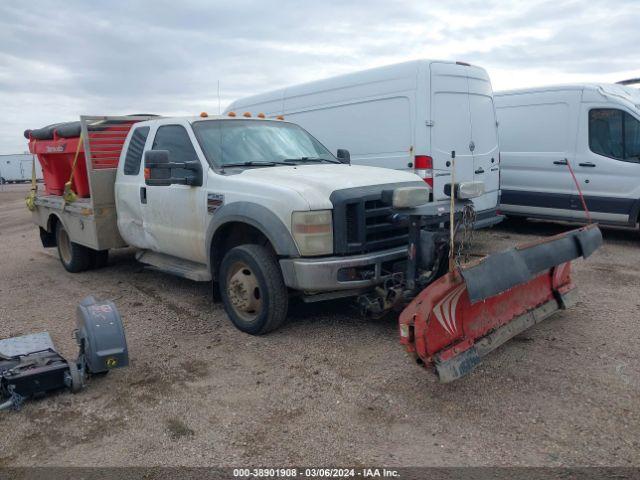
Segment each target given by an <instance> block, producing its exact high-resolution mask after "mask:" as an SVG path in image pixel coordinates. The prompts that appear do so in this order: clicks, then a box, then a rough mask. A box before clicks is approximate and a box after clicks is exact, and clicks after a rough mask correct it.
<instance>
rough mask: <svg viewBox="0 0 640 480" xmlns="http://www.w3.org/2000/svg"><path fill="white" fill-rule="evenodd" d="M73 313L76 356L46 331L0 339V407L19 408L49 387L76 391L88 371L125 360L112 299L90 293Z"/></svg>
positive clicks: (96, 371)
mask: <svg viewBox="0 0 640 480" xmlns="http://www.w3.org/2000/svg"><path fill="white" fill-rule="evenodd" d="M76 312H77V320H76V322H77V326H76V330H75V331H74V337H75V339H76V342H77V343H78V347H79V352H78V357H77V359H76V360H73V361H69V360H66V359H65V358H64V357H63V356H62V355H60V353H58V352H57V350H56V348H55V346H54V345H53V342H52V341H51V337H50V336H49V333H48V332H41V333H34V334H30V335H23V336H19V337H13V338H7V339H4V340H0V410H7V409H15V410H18V409H20V407H21V405H22V403H23V402H24V401H25V400H27V399H30V398H37V397H41V396H43V395H45V394H47V393H49V392H51V391H54V390H61V389H65V388H66V389H69V390H71V392H73V393H76V392H78V391H80V390H81V389H82V388H83V387H84V384H85V378H86V377H87V376H88V375H91V374H94V375H95V374H103V373H107V372H108V371H109V370H112V369H114V368H120V367H126V366H127V365H128V364H129V356H128V350H127V342H126V339H125V335H124V328H123V326H122V320H121V319H120V314H119V313H118V310H117V309H116V306H115V305H114V304H113V303H112V302H110V301H98V300H96V299H95V298H93V297H91V296H90V297H87V298H85V299H84V300H82V302H80V304H79V305H78V307H77V309H76Z"/></svg>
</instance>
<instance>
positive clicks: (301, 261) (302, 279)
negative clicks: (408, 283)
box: [280, 246, 407, 292]
mask: <svg viewBox="0 0 640 480" xmlns="http://www.w3.org/2000/svg"><path fill="white" fill-rule="evenodd" d="M406 257H407V247H406V246H401V247H397V248H393V249H389V250H384V251H381V252H374V253H367V254H363V255H353V256H349V257H323V258H286V259H282V260H280V267H281V269H282V275H283V276H284V283H285V284H286V285H287V287H289V288H293V289H295V290H303V291H307V292H327V291H335V290H350V289H358V288H366V287H371V286H374V285H378V284H380V283H382V282H383V281H384V279H385V278H386V277H388V276H389V274H388V273H386V269H385V272H383V264H385V263H387V262H390V263H393V262H395V261H399V260H404V259H405V258H406ZM349 268H358V269H365V270H367V271H370V272H371V273H372V275H371V276H370V278H367V279H359V280H358V279H356V280H340V279H339V276H338V273H339V272H340V271H341V270H343V269H349Z"/></svg>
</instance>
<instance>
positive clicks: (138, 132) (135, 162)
mask: <svg viewBox="0 0 640 480" xmlns="http://www.w3.org/2000/svg"><path fill="white" fill-rule="evenodd" d="M147 136H149V127H140V128H136V129H135V130H134V131H133V135H131V141H130V142H129V148H128V149H127V155H126V157H124V174H125V175H138V173H139V172H140V162H141V161H142V151H143V150H144V144H145V142H146V141H147Z"/></svg>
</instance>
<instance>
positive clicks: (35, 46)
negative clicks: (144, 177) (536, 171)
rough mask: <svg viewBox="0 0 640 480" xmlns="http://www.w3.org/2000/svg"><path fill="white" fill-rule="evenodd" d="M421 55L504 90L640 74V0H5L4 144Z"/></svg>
mask: <svg viewBox="0 0 640 480" xmlns="http://www.w3.org/2000/svg"><path fill="white" fill-rule="evenodd" d="M416 58H439V59H447V60H464V61H467V62H470V63H474V64H477V65H481V66H483V67H485V68H486V69H487V70H488V71H489V74H490V75H491V78H492V82H493V86H494V89H495V90H500V89H505V88H515V87H521V86H533V85H545V84H550V83H564V82H573V81H580V82H583V81H610V82H613V81H617V80H621V79H624V78H629V77H634V76H640V1H638V0H609V1H606V0H590V1H582V0H580V1H578V0H575V1H574V0H566V1H563V0H552V1H546V0H528V1H526V2H521V1H497V0H494V1H492V0H477V1H476V0H461V1H451V2H444V1H435V2H429V1H426V0H418V1H415V2H410V1H403V2H392V1H383V0H380V1H379V0H360V1H351V2H348V1H333V0H328V1H327V0H325V1H316V2H306V1H301V0H300V1H273V2H269V1H257V0H256V1H250V0H235V1H233V2H212V1H204V0H203V1H196V0H181V1H175V0H166V1H157V0H156V1H139V2H135V1H126V0H111V1H84V2H83V1H70V0H65V1H55V2H54V1H33V0H32V1H29V2H9V1H3V2H2V4H0V113H1V115H0V154H4V153H18V152H22V151H24V150H26V141H25V139H24V138H23V137H22V132H23V130H24V129H26V128H36V127H41V126H43V125H45V124H48V123H53V122H58V121H64V120H74V119H77V117H78V115H80V114H114V115H115V114H127V113H160V114H194V113H199V112H200V111H203V110H205V111H209V112H211V113H217V111H218V95H217V85H218V81H220V85H221V91H220V103H221V106H222V108H223V109H224V107H225V105H226V104H228V103H229V102H231V101H232V100H234V99H236V98H239V97H243V96H246V95H250V94H254V93H259V92H262V91H266V90H270V89H273V88H279V87H283V86H286V85H289V84H295V83H299V82H304V81H309V80H314V79H318V78H323V77H327V76H331V75H336V74H340V73H346V72H350V71H355V70H360V69H364V68H368V67H373V66H379V65H385V64H390V63H396V62H401V61H405V60H411V59H416Z"/></svg>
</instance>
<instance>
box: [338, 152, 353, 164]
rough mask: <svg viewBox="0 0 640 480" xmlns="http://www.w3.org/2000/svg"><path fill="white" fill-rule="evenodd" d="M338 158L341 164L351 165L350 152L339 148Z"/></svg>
mask: <svg viewBox="0 0 640 480" xmlns="http://www.w3.org/2000/svg"><path fill="white" fill-rule="evenodd" d="M336 156H337V157H338V160H340V163H346V164H349V165H350V164H351V154H350V153H349V150H345V149H344V148H339V149H338V152H337V155H336Z"/></svg>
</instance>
